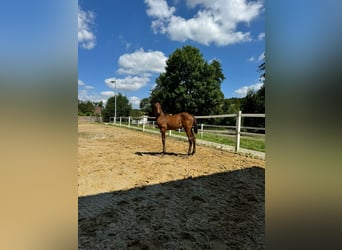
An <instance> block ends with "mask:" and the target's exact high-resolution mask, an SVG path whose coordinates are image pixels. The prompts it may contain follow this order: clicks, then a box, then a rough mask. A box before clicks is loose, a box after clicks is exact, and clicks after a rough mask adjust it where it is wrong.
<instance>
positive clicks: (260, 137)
mask: <svg viewBox="0 0 342 250" xmlns="http://www.w3.org/2000/svg"><path fill="white" fill-rule="evenodd" d="M227 117H230V118H234V119H235V126H232V125H228V124H227V125H212V124H205V123H201V122H200V121H201V120H203V119H205V120H206V121H208V119H215V118H227ZM243 117H253V118H265V114H242V113H241V111H239V112H238V113H237V114H224V115H207V116H195V118H196V119H197V126H198V132H199V135H200V138H201V139H204V140H205V137H206V136H209V135H214V136H222V137H225V138H227V137H231V138H233V139H234V138H235V140H234V141H235V142H234V144H235V145H234V146H235V152H239V151H240V144H241V136H242V137H243V138H244V140H251V141H259V142H264V141H265V131H266V130H265V128H264V127H250V126H243V124H242V122H243V121H242V118H243ZM110 123H112V124H116V125H119V126H126V127H129V128H134V129H139V130H142V131H144V132H145V131H149V132H153V130H155V129H156V121H155V117H148V116H140V117H131V116H129V117H117V118H116V120H115V119H114V117H110ZM250 130H253V131H254V132H250ZM255 131H261V133H255ZM155 132H159V131H158V130H156V131H155ZM181 134H182V130H181V129H179V130H178V135H176V136H177V137H178V136H179V135H181ZM169 135H170V136H172V131H171V130H169Z"/></svg>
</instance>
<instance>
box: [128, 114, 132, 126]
mask: <svg viewBox="0 0 342 250" xmlns="http://www.w3.org/2000/svg"><path fill="white" fill-rule="evenodd" d="M128 127H129V128H130V127H131V117H130V116H128Z"/></svg>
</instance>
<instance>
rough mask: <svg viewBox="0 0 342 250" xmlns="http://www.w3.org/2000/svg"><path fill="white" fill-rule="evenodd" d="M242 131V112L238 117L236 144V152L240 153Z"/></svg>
mask: <svg viewBox="0 0 342 250" xmlns="http://www.w3.org/2000/svg"><path fill="white" fill-rule="evenodd" d="M240 130H241V110H240V111H239V113H238V114H237V115H236V143H235V152H238V151H239V149H240Z"/></svg>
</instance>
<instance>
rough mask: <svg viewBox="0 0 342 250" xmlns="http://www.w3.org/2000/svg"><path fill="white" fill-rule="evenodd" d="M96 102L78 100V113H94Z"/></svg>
mask: <svg viewBox="0 0 342 250" xmlns="http://www.w3.org/2000/svg"><path fill="white" fill-rule="evenodd" d="M94 108H95V106H94V103H92V102H91V101H81V100H78V115H94Z"/></svg>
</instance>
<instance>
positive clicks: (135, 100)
mask: <svg viewBox="0 0 342 250" xmlns="http://www.w3.org/2000/svg"><path fill="white" fill-rule="evenodd" d="M140 101H141V100H140V98H139V97H136V96H131V97H130V98H129V102H130V103H132V105H133V107H134V108H138V107H139V104H140Z"/></svg>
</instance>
